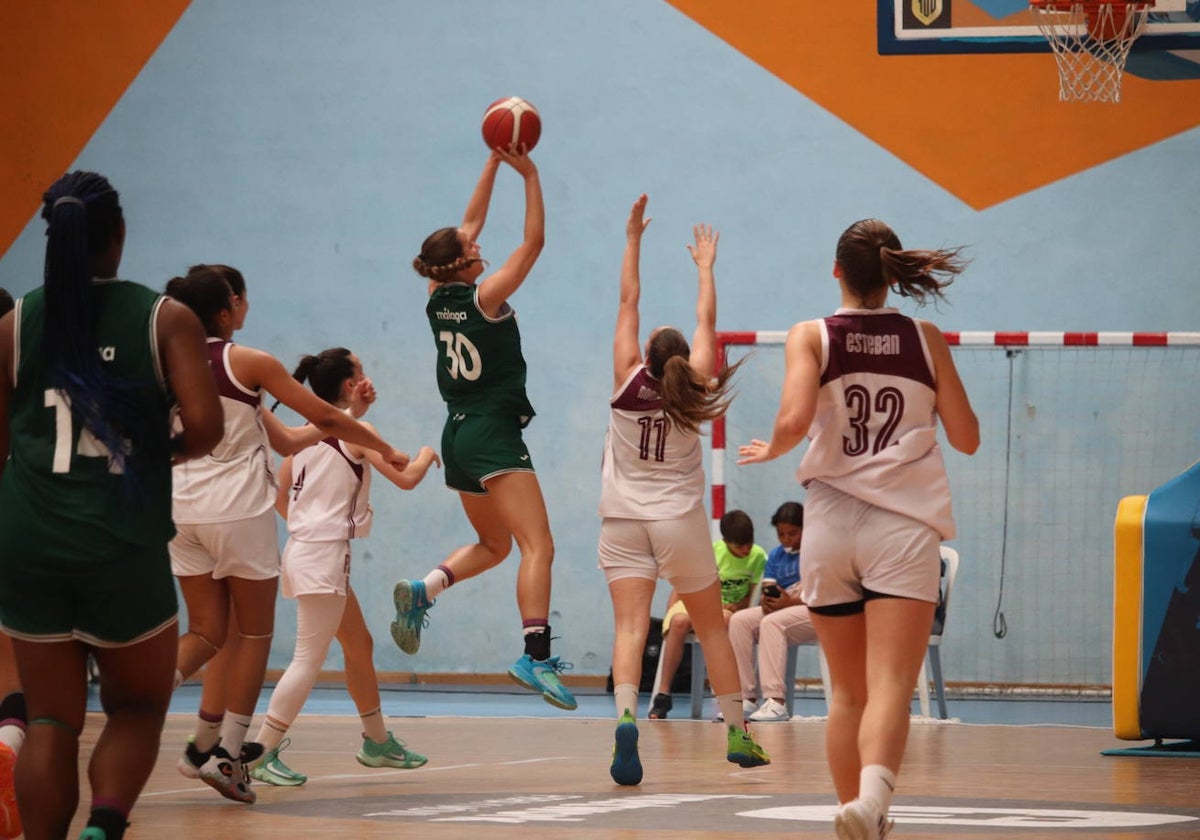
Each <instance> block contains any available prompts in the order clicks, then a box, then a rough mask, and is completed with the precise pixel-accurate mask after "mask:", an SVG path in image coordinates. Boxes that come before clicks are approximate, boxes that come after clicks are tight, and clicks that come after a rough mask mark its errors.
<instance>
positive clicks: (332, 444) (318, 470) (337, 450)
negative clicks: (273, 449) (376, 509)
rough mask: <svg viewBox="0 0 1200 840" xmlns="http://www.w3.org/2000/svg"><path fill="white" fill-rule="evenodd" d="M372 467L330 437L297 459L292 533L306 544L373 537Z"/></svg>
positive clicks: (290, 499) (290, 523) (291, 501)
mask: <svg viewBox="0 0 1200 840" xmlns="http://www.w3.org/2000/svg"><path fill="white" fill-rule="evenodd" d="M371 517H372V511H371V467H370V465H369V464H367V463H366V462H365V459H361V458H355V457H353V456H352V455H351V454H350V453H349V451H347V448H346V444H345V443H343V442H342V441H340V440H338V439H337V438H335V437H327V438H325V439H324V440H322V441H321V442H320V443H315V444H313V445H312V446H310V447H308V448H307V449H302V450H300V451H299V452H297V453H296V454H295V455H293V456H292V486H291V487H290V488H289V489H288V516H287V528H288V533H289V534H291V535H292V536H293V537H295V538H296V539H298V540H304V541H305V542H328V541H332V540H351V539H354V538H355V537H365V536H367V535H368V534H369V533H370V532H371Z"/></svg>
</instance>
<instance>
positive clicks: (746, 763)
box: [725, 726, 771, 767]
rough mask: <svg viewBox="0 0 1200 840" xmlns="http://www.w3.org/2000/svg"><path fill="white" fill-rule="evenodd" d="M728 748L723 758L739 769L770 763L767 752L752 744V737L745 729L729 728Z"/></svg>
mask: <svg viewBox="0 0 1200 840" xmlns="http://www.w3.org/2000/svg"><path fill="white" fill-rule="evenodd" d="M728 740H729V748H728V749H727V750H726V752H725V758H726V759H728V760H729V761H730V762H732V763H733V764H737V765H739V766H741V767H761V766H762V765H764V764H770V763H771V756H769V755H767V751H766V750H764V749H763V748H762V747H760V746H759V745H758V744H756V743H755V742H754V736H752V735H751V734H750V731H749V730H747V729H736V728H734V727H732V726H731V727H729V737H728Z"/></svg>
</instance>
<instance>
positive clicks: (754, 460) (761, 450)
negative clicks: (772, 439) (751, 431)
mask: <svg viewBox="0 0 1200 840" xmlns="http://www.w3.org/2000/svg"><path fill="white" fill-rule="evenodd" d="M769 447H770V444H768V443H767V442H766V441H765V440H752V441H750V442H749V443H744V444H742V445H741V446H739V447H738V464H765V463H766V462H767V461H772V460H774V459H775V456H774V455H771V454H770V450H769Z"/></svg>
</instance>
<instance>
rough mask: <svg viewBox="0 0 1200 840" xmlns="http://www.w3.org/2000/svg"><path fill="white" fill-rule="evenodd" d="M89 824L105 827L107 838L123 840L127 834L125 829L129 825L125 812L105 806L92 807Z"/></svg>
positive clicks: (108, 839)
mask: <svg viewBox="0 0 1200 840" xmlns="http://www.w3.org/2000/svg"><path fill="white" fill-rule="evenodd" d="M87 824H88V825H93V826H95V827H96V828H102V829H104V838H105V840H121V838H122V837H124V836H125V829H126V828H128V827H129V823H127V822H125V815H124V814H122V813H121V812H120V811H118V810H116V809H114V808H103V807H100V808H93V809H92V815H91V816H90V817H88V821H87Z"/></svg>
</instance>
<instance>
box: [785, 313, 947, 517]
mask: <svg viewBox="0 0 1200 840" xmlns="http://www.w3.org/2000/svg"><path fill="white" fill-rule="evenodd" d="M818 324H819V326H820V328H821V389H820V392H819V395H818V397H817V410H816V415H815V416H814V418H813V423H812V426H811V427H810V429H809V433H808V436H809V438H810V439H811V441H812V442H811V443H810V444H809V447H808V451H807V452H806V453H805V454H804V458H803V459H802V460H801V462H800V469H799V470H798V471H797V473H796V475H797V478H799V479H800V482H801V483H802V484H804V485H805V486H806V487H807V486H808V484H809V483H810V482H812V481H820V482H823V483H825V484H828V485H830V486H831V487H835V488H837V489H838V490H841V491H842V492H843V493H847V494H849V495H851V496H854V497H855V498H858V499H861V500H862V501H864V502H867V503H869V504H872V505H875V506H876V507H880V508H883V509H885V510H891V511H895V512H897V513H901V514H904V515H905V516H909V517H912V518H913V519H916V520H918V521H920V522H923V523H925V524H926V525H929V526H930V527H931V528H934V529H936V530H937V531H938V532H939V533H940V534H941V536H942V539H951V538H952V537H954V534H955V528H954V516H953V514H952V512H951V508H950V485H949V481H948V479H947V477H946V466H945V463H944V462H943V460H942V450H941V447H939V446H938V442H937V412H936V391H935V390H934V388H935V382H934V369H933V359H932V357H931V356H930V354H929V347H928V345H926V343H925V335H924V333H922V332H921V326H920V324H919V323H918V322H917V321H916V320H915V319H913V318H909V317H907V316H905V315H901V314H900V313H899V312H897V311H896V310H895V309H891V308H882V309H870V310H866V309H839V310H837V312H835V313H834V314H833V315H831V316H830V317H828V318H825V319H823V320H821V321H819V322H818Z"/></svg>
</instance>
